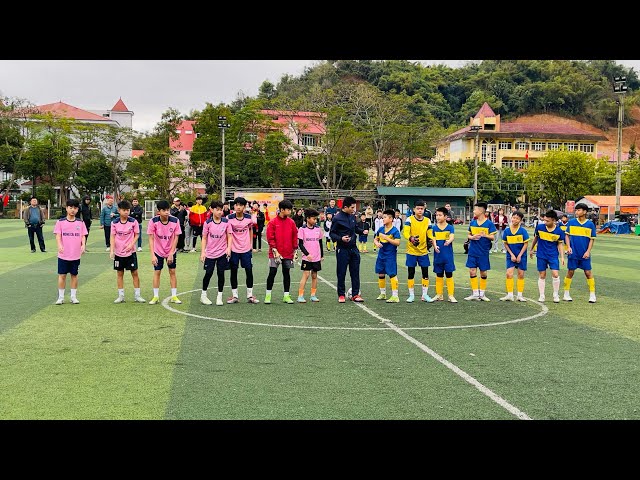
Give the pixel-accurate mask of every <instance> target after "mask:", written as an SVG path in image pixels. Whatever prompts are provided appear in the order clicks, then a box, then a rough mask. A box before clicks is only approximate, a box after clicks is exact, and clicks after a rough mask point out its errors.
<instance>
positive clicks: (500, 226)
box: [493, 208, 507, 253]
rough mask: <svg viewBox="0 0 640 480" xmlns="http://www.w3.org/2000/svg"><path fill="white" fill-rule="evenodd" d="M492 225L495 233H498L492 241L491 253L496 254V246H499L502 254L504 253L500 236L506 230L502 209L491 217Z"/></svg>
mask: <svg viewBox="0 0 640 480" xmlns="http://www.w3.org/2000/svg"><path fill="white" fill-rule="evenodd" d="M493 225H494V226H495V227H496V231H497V232H498V234H497V235H496V236H495V238H494V240H493V252H494V253H497V252H498V244H500V250H502V253H505V249H504V243H503V241H502V235H503V234H504V231H505V229H506V228H507V216H506V215H505V214H504V209H503V208H501V209H499V210H498V212H497V213H496V214H495V215H494V216H493Z"/></svg>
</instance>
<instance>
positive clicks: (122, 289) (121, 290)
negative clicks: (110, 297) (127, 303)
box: [118, 288, 124, 297]
mask: <svg viewBox="0 0 640 480" xmlns="http://www.w3.org/2000/svg"><path fill="white" fill-rule="evenodd" d="M118 296H119V297H124V288H119V289H118Z"/></svg>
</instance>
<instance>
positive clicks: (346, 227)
mask: <svg viewBox="0 0 640 480" xmlns="http://www.w3.org/2000/svg"><path fill="white" fill-rule="evenodd" d="M355 211H356V199H355V198H353V197H344V200H343V201H342V210H341V211H340V212H338V213H337V214H336V215H335V216H334V217H333V220H332V222H331V231H330V235H331V239H332V240H333V241H334V242H336V245H337V249H336V274H337V276H338V302H339V303H345V293H346V292H345V277H346V275H347V267H349V274H350V276H351V291H352V293H353V296H352V297H351V300H353V301H354V302H364V299H363V298H362V297H361V296H360V252H359V251H358V247H357V246H356V240H357V239H356V234H359V235H368V234H369V231H368V230H365V231H363V230H361V229H359V228H358V227H357V225H356V224H357V221H356V216H355Z"/></svg>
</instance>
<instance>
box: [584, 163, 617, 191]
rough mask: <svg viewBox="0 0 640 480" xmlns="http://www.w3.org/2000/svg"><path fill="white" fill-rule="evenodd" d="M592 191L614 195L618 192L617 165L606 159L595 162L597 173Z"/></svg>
mask: <svg viewBox="0 0 640 480" xmlns="http://www.w3.org/2000/svg"><path fill="white" fill-rule="evenodd" d="M590 193H591V194H592V195H614V194H615V193H616V166H615V165H612V164H610V163H609V162H607V161H606V160H603V159H598V160H596V162H595V175H594V177H593V186H592V188H591V191H590Z"/></svg>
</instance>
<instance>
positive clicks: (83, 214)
mask: <svg viewBox="0 0 640 480" xmlns="http://www.w3.org/2000/svg"><path fill="white" fill-rule="evenodd" d="M79 214H80V215H79V216H80V218H81V219H82V221H83V222H84V225H85V227H87V234H86V235H85V236H84V242H85V249H84V251H85V252H88V250H87V248H86V245H87V242H88V241H89V230H90V229H91V223H92V221H93V215H92V214H91V197H90V196H89V195H85V196H84V197H82V203H80V212H79Z"/></svg>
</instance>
